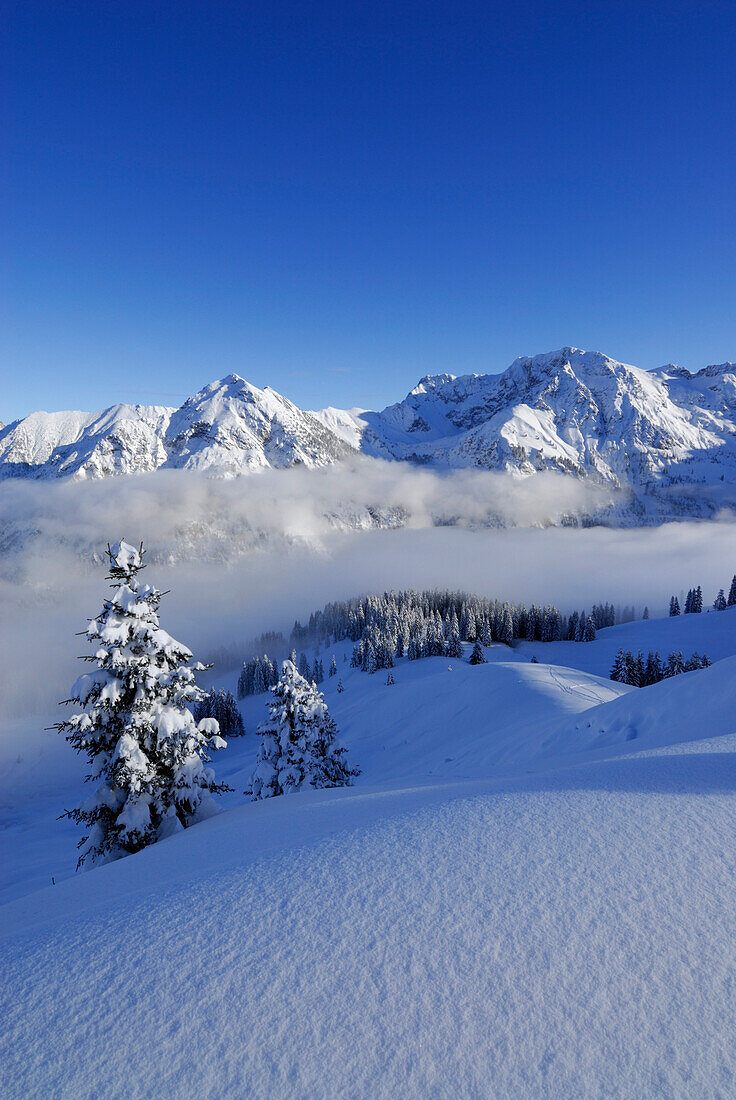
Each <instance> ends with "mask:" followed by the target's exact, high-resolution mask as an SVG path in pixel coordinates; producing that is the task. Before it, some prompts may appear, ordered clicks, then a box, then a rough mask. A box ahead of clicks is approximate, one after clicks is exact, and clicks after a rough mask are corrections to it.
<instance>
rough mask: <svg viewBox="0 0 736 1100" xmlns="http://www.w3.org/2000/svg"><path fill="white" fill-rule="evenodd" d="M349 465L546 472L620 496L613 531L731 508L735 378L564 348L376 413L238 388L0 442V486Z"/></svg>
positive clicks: (26, 427) (57, 418)
mask: <svg viewBox="0 0 736 1100" xmlns="http://www.w3.org/2000/svg"><path fill="white" fill-rule="evenodd" d="M356 452H360V453H364V454H366V455H369V456H372V457H375V458H382V459H386V460H390V461H395V460H400V461H407V462H411V463H414V464H421V465H428V466H432V467H435V468H455V469H456V468H468V467H470V468H480V469H488V470H500V471H506V472H510V473H512V474H513V475H514V476H517V477H519V478H523V477H527V476H532V475H534V474H535V473H537V472H538V471H541V470H554V471H559V472H561V473H564V474H569V475H571V476H573V477H575V478H579V479H586V480H590V481H593V482H597V483H599V484H604V485H606V486H608V487H611V488H614V489H621V490H623V493H622V495H621V503H620V504H619V506H618V507H617V509H616V514H615V515H614V514H612V513H611V514H609V515H608V516H607V517H601V518H608V519H609V520H616V521H618V522H628V523H638V522H647V521H649V522H651V521H652V520H655V521H656V520H658V519H665V518H669V517H673V516H688V515H692V516H703V515H709V514H712V513H713V512H714V511H715V510H717V509H718V508H720V507H723V506H730V505H736V364H732V363H724V364H721V365H719V366H709V367H705V368H704V369H703V370H700V371H698V372H697V373H695V374H693V373H691V372H689V371H687V370H684V369H683V368H679V367H676V366H673V365H668V366H665V367H662V368H660V369H658V370H654V371H645V370H641V369H639V368H637V367H632V366H627V365H625V364H623V363H619V362H616V361H615V360H613V359H610V358H609V357H608V356H606V355H603V354H602V353H600V352H586V351H580V350H578V349H576V348H563V349H562V350H561V351H557V352H551V353H549V354H546V355H536V356H532V357H526V358H519V359H517V360H516V361H515V362H514V363H512V364H511V366H510V367H509V368H508V369H507V370H506V371H504V372H503V373H501V374H497V375H493V374H469V375H462V376H460V377H455V376H453V375H451V374H440V375H433V376H428V377H426V378H423V379H422V380H421V381H420V382H419V384H418V385H417V386H416V387H415V388H414V389H413V390H412V391H411V393H410V394H408V396H407V397H406V398H405V399H404V400H403V401H400V402H398V403H397V404H395V405H390V406H389V407H388V408H386V409H384V410H383V411H382V412H366V411H359V410H352V411H350V412H348V411H344V410H340V409H333V408H328V409H323V410H321V411H320V412H307V411H304V410H302V409H299V408H298V407H297V406H296V405H294V404H292V402H290V401H289V400H287V399H286V398H285V397H282V396H281V395H280V394H278V393H276V392H275V391H274V390H272V389H271V388H270V387H267V388H266V389H264V390H260V389H258V388H256V387H255V386H252V385H250V384H249V383H248V382H246V381H244V380H243V379H242V378H240V377H239V376H238V375H236V374H230V375H228V376H227V377H225V378H223V379H221V380H220V381H216V382H212V383H211V384H210V385H208V386H206V387H205V388H204V389H203V390H201V391H200V392H199V393H198V394H196V395H195V396H193V397H191V398H189V399H188V400H187V401H186V402H185V403H184V404H183V405H182V406H181V407H180V408H178V409H171V408H166V407H162V406H142V405H115V406H113V407H112V408H110V409H106V410H104V411H103V412H101V413H96V414H88V413H81V412H66V413H46V412H37V413H33V414H32V415H30V416H28V417H26V418H25V419H23V420H20V421H15V422H14V423H12V424H8V425H7V426H5V427H3V428H1V429H0V477H31V478H58V477H75V478H98V477H107V476H111V475H115V474H130V473H141V472H149V471H152V470H156V469H159V468H164V467H166V468H179V469H196V470H203V471H207V472H208V473H211V474H212V475H213V476H222V477H232V476H235V475H238V474H242V473H246V472H248V471H251V470H255V469H259V468H264V467H276V468H284V467H289V466H295V465H301V466H305V467H308V468H317V467H322V466H326V465H329V464H331V463H334V462H339V461H340V460H341V459H344V458H345V457H347V456H349V455H351V454H355V453H356Z"/></svg>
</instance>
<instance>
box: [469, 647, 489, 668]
mask: <svg viewBox="0 0 736 1100" xmlns="http://www.w3.org/2000/svg"><path fill="white" fill-rule="evenodd" d="M468 663H469V664H471V665H484V664H485V663H486V659H485V657H484V655H483V646H482V645H481V644H480V642H476V643H475V645H474V646H473V652H472V653H471V654H470V660H469V662H468Z"/></svg>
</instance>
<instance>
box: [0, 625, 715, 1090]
mask: <svg viewBox="0 0 736 1100" xmlns="http://www.w3.org/2000/svg"><path fill="white" fill-rule="evenodd" d="M672 638H675V639H676V642H677V647H678V648H682V649H684V650H686V651H687V652H689V651H691V650H692V649H695V648H697V649H698V650H699V651H700V652H703V651H704V650H705V651H707V652H708V653H709V654H710V656H711V657H712V658H713V659H714V660H715V661H716V663H715V664H714V666H713V667H712V668H710V669H705V670H701V671H698V672H692V673H688V674H686V675H683V676H680V677H677V678H675V679H672V680H669V681H664V682H662V683H660V684H658V685H655V686H654V687H651V688H645V689H641V690H637V689H631V688H626V687H623V686H622V685H617V684H614V683H612V682H611V681H609V680H607V679H606V678H605V677H606V672H607V669H608V667H609V665H610V653H611V652H615V651H616V649H618V647H619V646H620V645H622V646H624V647H625V648H636V649H638V648H642V649H644V650H645V652H646V650H647V649H649V648H656V647H659V648H660V649H662V650H663V651H664V650H666V649H668V648H670V643H671V640H672ZM709 639H710V640H709ZM711 643H712V644H711ZM335 652H336V654H337V656H338V662H339V666H338V667H339V670H340V675H341V677H342V679H343V681H344V684H345V691H344V692H343V693H342V694H341V695H338V694H337V692H336V680H337V679H338V678H337V677H334V678H332V679H331V680H328V681H326V683H325V685H323V686H324V687H325V690H326V697H327V700H328V703H329V705H330V709H331V711H332V713H333V714H334V716H335V717H336V719H337V721H338V724H339V725H340V727H341V730H342V733H343V737H344V739H345V741H346V742H347V744H348V746H349V750H350V754H351V759H352V760H354V761H355V763H358V764H360V765H361V767H362V768H363V775H362V776H361V777H360V778H359V780H358V782H357V784H356V786H355V787H353V788H349V789H343V790H332V791H316V792H306V793H301V794H297V795H291V796H286V797H283V798H278V799H271V800H267V801H265V802H262V803H247V802H244V797H243V795H242V788H243V785H244V783H245V780H246V778H247V776H248V774H249V770H250V767H251V764H252V760H253V758H254V755H255V744H254V742H255V738H254V737H253V736H252V731H253V728H254V725H255V723H256V721H258V720H259V719H260V718H261V717H262V715H263V712H264V709H265V708H264V702H265V698H266V697H265V696H260V697H257V698H249V699H248V700H246V701H245V702H244V704H243V707H242V710H243V715H244V718H245V721H246V729H247V731H248V733H247V736H246V737H245V738H243V739H241V740H239V741H237V742H232V744H231V746H230V748H229V749H228V750H227V751H226V752H224V753H221V754H219V756H220V757H221V759H218V760H217V771H218V777H220V778H224V779H226V780H228V781H229V782H230V783H231V784H232V785H233V786H234V787H236V791H235V793H234V794H232V795H230V796H229V798H228V801H227V803H226V805H227V807H228V808H227V809H226V811H225V812H223V813H222V814H220V815H219V816H218V817H216V818H214V819H212V820H210V821H207V822H205V823H203V824H201V825H198V826H196V827H194V828H192V829H190V830H188V831H186V832H185V833H183V834H181V835H179V836H176V837H173V838H171V839H170V840H166V841H163V842H161V843H159V844H158V845H155V846H154V847H152V848H149V849H147V850H145V851H143V852H141V853H139V854H138V855H136V856H133V857H129V858H127V859H124V860H121V861H120V862H118V863H115V864H112V865H109V866H107V867H103V868H100V869H98V870H94V871H92V872H89V873H85V874H80V875H76V876H73V875H71V873H70V872H71V868H72V866H73V860H74V853H73V837H74V830H71V831H70V830H69V828H68V827H67V826H62V825H61V823H56V822H55V821H53V820H52V818H53V813H52V811H53V810H54V809H56V808H58V807H59V806H60V804H63V803H64V799H71V798H73V797H75V795H76V794H77V793H78V791H79V780H80V778H81V770H82V769H81V767H80V766H79V761H77V760H76V759H75V758H73V757H72V758H71V763H70V760H69V757H68V755H67V753H66V750H65V747H64V746H63V743H62V744H61V745H59V743H58V741H53V740H48V741H45V740H43V739H39V740H38V742H37V743H36V745H35V748H34V749H33V751H32V752H31V753H30V755H29V757H28V758H27V759H26V760H25V761H24V760H20V761H19V760H16V759H11V758H10V756H8V758H7V759H6V760H5V763H4V764H3V771H2V792H1V793H2V800H3V801H2V814H3V820H2V824H3V825H4V826H5V827H6V828H5V836H6V837H7V838H8V842H7V843H6V850H7V848H9V847H12V849H13V850H14V852H15V855H14V856H13V858H12V860H9V861H8V862H9V864H12V865H11V866H10V867H9V869H8V871H7V873H6V874H5V875H4V885H7V886H8V887H9V892H12V894H13V900H11V901H9V902H8V903H7V904H5V905H3V906H2V907H0V933H1V934H2V941H3V942H2V951H3V960H4V978H5V980H4V982H3V987H2V1009H1V1011H2V1019H3V1026H2V1029H1V1032H0V1047H1V1049H0V1089H1V1091H2V1094H3V1096H9V1097H29V1096H34V1097H35V1096H37V1097H49V1096H60V1097H75V1098H76V1097H95V1098H98V1097H119V1096H125V1097H149V1096H157V1097H170V1096H171V1097H182V1096H202V1097H222V1096H241V1095H255V1096H264V1095H268V1096H285V1097H286V1096H289V1097H291V1096H310V1097H312V1096H340V1097H353V1096H354V1097H363V1096H386V1097H395V1096H411V1097H414V1096H416V1097H426V1096H509V1097H511V1096H513V1097H525V1096H529V1097H538V1096H549V1097H560V1096H566V1097H577V1096H585V1097H588V1096H602V1095H606V1096H608V1095H617V1096H667V1097H673V1096H677V1097H680V1096H681V1097H701V1096H724V1097H725V1096H731V1095H733V1094H734V1091H736V1080H735V1078H734V1074H735V1073H736V1043H735V1042H734V1040H735V1039H736V1035H735V1034H734V1031H735V1028H734V1019H736V755H735V753H736V733H735V732H734V731H736V721H735V720H734V719H733V718H732V716H733V714H734V713H735V712H736V710H735V707H736V614H735V613H734V612H732V611H728V612H723V613H721V614H713V615H694V616H687V617H684V616H683V617H682V618H681V619H680V620H664V621H650V622H645V623H634V624H628V625H627V626H622V627H616V628H612V629H610V630H603V631H600V632H599V635H598V639H597V640H596V641H595V642H592V643H590V644H587V645H581V644H575V643H554V644H551V645H541V644H536V645H531V644H527V643H525V644H523V645H521V646H519V647H518V648H516V649H514V650H509V649H507V648H506V647H502V646H497V647H492V649H491V650H489V651H488V656H489V664H487V665H484V666H479V667H477V668H474V667H470V666H468V665H467V664H466V663H461V662H453V661H448V660H447V659H440V658H434V659H427V660H424V661H417V662H413V663H411V664H408V663H407V662H405V661H402V662H399V664H398V665H397V668H396V669H395V670H394V674H395V678H396V684H395V685H394V686H392V687H387V686H386V685H385V674H381V673H377V674H376V675H374V676H368V675H366V674H362V673H359V672H356V671H352V670H348V667H347V665H346V664H344V663H340V662H342V652H343V651H342V649H340V647H337V648H336V650H335ZM532 653H534V654H535V655H536V656H537V658H538V660H539V662H540V663H539V664H530V663H529V661H530V657H531V655H532ZM576 661H579V662H580V663H582V664H584V665H585V670H584V671H578V670H576V669H575V668H574V667H573V666H574V664H575V662H576ZM550 662H555V663H550ZM558 662H559V663H558ZM449 666H452V668H450V667H449ZM223 683H224V684H225V686H229V687H232V686H233V685H232V683H230V682H227V683H226V682H225V681H223ZM632 731H634V733H635V736H634V737H633V738H632V737H631V736H630V734H631V733H632ZM49 737H51V735H49ZM637 750H639V751H637ZM15 790H20V791H21V794H20V795H14V794H13V791H15ZM14 799H15V800H14ZM44 861H45V862H44ZM51 873H56V874H57V885H56V886H54V887H51V886H48V887H46V888H44V889H41V890H37V889H34V887H36V886H37V885H38V884H39V882H40V881H42V879H43V881H45V882H48V881H49V877H50V874H51ZM64 875H66V876H67V877H65V878H64V879H63V881H60V879H61V878H62V876H64ZM28 891H32V892H28Z"/></svg>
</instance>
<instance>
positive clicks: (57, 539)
mask: <svg viewBox="0 0 736 1100" xmlns="http://www.w3.org/2000/svg"><path fill="white" fill-rule="evenodd" d="M611 500H612V494H611V492H610V490H606V489H603V488H598V487H595V486H592V485H591V484H589V483H586V482H582V481H579V480H577V479H574V478H571V477H564V476H562V475H560V474H554V473H548V472H543V473H540V474H538V475H536V476H535V477H530V478H525V479H519V478H518V477H513V476H511V475H510V474H502V473H494V472H489V471H483V470H455V471H448V472H446V473H438V472H436V471H431V470H427V469H422V468H417V467H413V466H410V465H407V464H403V463H396V462H391V463H386V462H380V461H377V460H375V459H368V458H364V457H357V458H355V459H354V460H353V461H351V462H346V463H343V464H340V465H335V466H330V467H327V468H326V469H323V470H305V469H299V468H292V469H290V470H265V471H262V472H259V473H254V474H251V475H249V476H247V477H242V478H236V479H233V480H231V481H225V480H216V479H212V478H206V477H204V476H202V475H198V474H195V473H192V472H190V471H181V470H161V471H158V472H157V473H155V474H147V475H142V476H138V477H126V478H114V479H105V480H100V481H89V482H79V481H58V482H33V481H25V480H17V481H5V482H0V518H1V519H2V526H1V529H0V573H1V574H2V575H5V576H7V575H8V574H9V572H10V571H11V570H15V571H16V575H18V576H23V577H24V578H26V579H28V580H30V581H32V580H33V575H34V567H33V564H32V563H33V557H34V555H35V554H38V553H40V554H41V555H43V556H46V554H47V550H48V547H49V546H50V545H52V546H54V547H55V548H56V552H57V554H63V553H65V552H66V553H69V554H70V555H71V556H82V557H87V558H90V559H94V556H95V554H98V553H99V550H100V547H103V548H104V546H105V544H106V542H107V540H108V539H109V538H111V537H118V535H119V533H120V532H124V533H125V535H126V537H128V538H131V537H133V535H134V533H135V535H136V536H137V535H138V534H140V536H141V537H143V538H144V539H145V540H146V543H147V545H148V547H149V554H150V558H151V559H153V558H155V559H157V560H161V561H174V560H177V561H180V560H184V559H186V558H189V559H210V560H231V559H232V558H234V557H237V556H238V555H240V554H243V553H249V552H251V551H252V550H253V549H257V548H259V547H262V546H263V545H264V543H265V542H269V543H272V544H273V543H282V544H283V543H288V544H302V545H303V544H309V545H310V546H319V545H322V544H324V543H325V541H326V540H329V538H330V536H331V535H333V534H334V532H335V531H336V530H338V531H339V530H348V529H356V528H357V529H370V528H372V527H376V526H389V527H408V528H411V529H422V528H427V527H433V526H446V525H454V526H459V527H470V528H474V527H481V526H489V525H490V526H514V527H517V526H518V527H528V526H535V525H537V526H547V525H550V524H557V523H560V522H561V521H562V520H563V518H564V517H567V516H571V515H581V514H586V513H591V512H594V511H596V510H597V509H599V508H602V507H605V506H606V505H607V504H609V503H610V502H611ZM18 552H19V553H18Z"/></svg>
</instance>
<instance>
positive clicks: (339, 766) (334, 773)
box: [251, 661, 360, 800]
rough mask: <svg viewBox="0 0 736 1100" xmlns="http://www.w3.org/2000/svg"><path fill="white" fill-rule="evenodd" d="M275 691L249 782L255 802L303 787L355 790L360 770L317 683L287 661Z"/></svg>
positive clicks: (260, 733)
mask: <svg viewBox="0 0 736 1100" xmlns="http://www.w3.org/2000/svg"><path fill="white" fill-rule="evenodd" d="M339 690H340V684H338V691H339ZM271 691H272V693H273V702H272V703H270V704H269V710H270V712H271V713H270V716H269V718H268V719H267V720H266V721H265V722H264V723H263V724H262V725H261V726H260V727H259V729H258V730H257V733H258V735H259V737H260V739H261V742H260V746H259V749H258V759H257V761H256V766H255V768H254V770H253V776H252V779H251V794H252V796H253V799H254V800H255V799H260V798H271V797H273V796H275V795H280V794H288V793H289V792H290V791H297V790H299V789H300V788H302V787H320V788H321V787H349V786H352V783H353V780H354V778H355V776H356V775H360V769H359V768H351V767H350V766H349V765H348V762H347V760H346V759H345V756H346V752H347V750H346V748H345V746H344V745H343V744H342V743H341V741H340V740H339V738H338V735H337V726H336V725H335V722H334V720H333V719H332V718H331V717H330V713H329V711H328V709H327V704H326V703H325V700H324V696H323V695H322V692H321V691H318V690H317V686H316V684H314V683H311V684H310V683H309V682H308V681H307V680H306V679H305V678H304V677H303V676H302V675H301V674H300V672H299V671H298V669H297V668H296V666H295V665H294V663H293V661H284V664H283V667H282V671H281V676H280V677H279V681H278V683H277V684H276V686H275V687H274V688H272V689H271Z"/></svg>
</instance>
